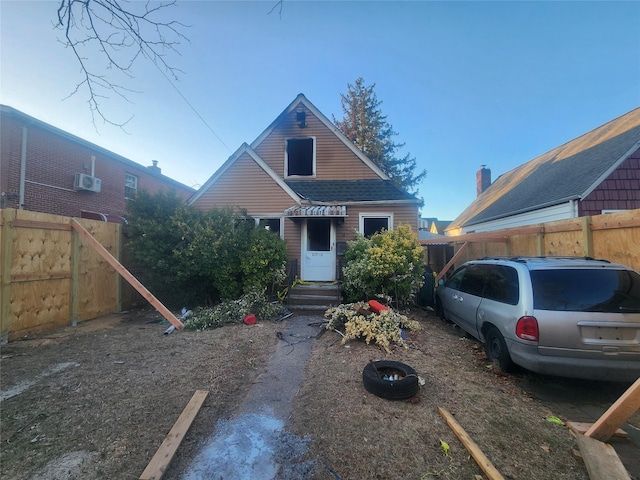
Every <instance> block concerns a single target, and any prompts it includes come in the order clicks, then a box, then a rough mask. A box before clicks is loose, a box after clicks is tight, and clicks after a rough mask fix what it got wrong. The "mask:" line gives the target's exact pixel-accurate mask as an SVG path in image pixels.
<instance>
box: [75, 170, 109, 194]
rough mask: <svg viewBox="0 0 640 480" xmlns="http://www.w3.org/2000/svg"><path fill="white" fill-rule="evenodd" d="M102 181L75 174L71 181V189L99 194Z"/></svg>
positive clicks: (84, 174)
mask: <svg viewBox="0 0 640 480" xmlns="http://www.w3.org/2000/svg"><path fill="white" fill-rule="evenodd" d="M101 185H102V180H100V179H99V178H96V177H92V176H91V175H87V174H86V173H76V176H75V178H74V180H73V188H75V189H76V190H88V191H90V192H99V191H100V187H101Z"/></svg>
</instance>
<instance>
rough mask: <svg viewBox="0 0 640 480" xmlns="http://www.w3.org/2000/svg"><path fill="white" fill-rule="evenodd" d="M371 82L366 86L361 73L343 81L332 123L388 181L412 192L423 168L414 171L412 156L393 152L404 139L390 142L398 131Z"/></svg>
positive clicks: (402, 145)
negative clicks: (352, 80)
mask: <svg viewBox="0 0 640 480" xmlns="http://www.w3.org/2000/svg"><path fill="white" fill-rule="evenodd" d="M375 86H376V84H375V83H374V84H373V85H370V86H366V85H365V83H364V79H363V78H362V77H360V78H358V79H356V81H355V83H354V84H353V85H351V84H350V83H349V84H347V93H346V94H343V93H341V94H340V103H341V104H342V111H343V115H344V116H343V119H342V120H336V118H335V116H334V117H333V123H335V124H336V126H337V127H338V129H339V130H340V131H341V132H342V133H343V134H344V135H345V136H346V137H347V138H348V139H349V140H351V141H352V142H353V143H354V145H355V146H356V147H358V148H359V149H360V150H361V151H362V153H364V154H365V155H366V156H367V157H368V158H369V159H371V160H372V161H373V162H374V163H375V164H376V165H378V167H380V169H381V170H382V171H383V172H384V173H386V174H387V175H388V176H389V178H390V179H391V180H392V181H394V182H395V183H396V184H398V185H399V186H400V187H402V188H404V189H405V190H407V191H409V192H411V193H415V191H416V190H417V185H418V184H419V183H420V181H421V180H422V179H423V178H424V177H425V176H426V174H427V172H426V171H425V170H422V171H421V172H419V173H416V167H417V164H416V159H415V158H413V157H411V156H410V155H409V154H408V153H407V154H406V155H405V156H403V157H398V156H397V153H398V150H400V149H401V148H402V147H404V143H396V142H394V140H393V137H395V136H396V135H398V133H397V132H395V131H394V130H393V126H392V125H390V124H389V122H387V116H386V115H383V114H382V111H381V110H380V108H379V107H380V105H381V104H382V102H381V101H379V100H378V97H377V96H376V93H375V91H374V87H375Z"/></svg>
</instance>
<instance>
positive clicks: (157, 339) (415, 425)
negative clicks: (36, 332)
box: [0, 311, 640, 480]
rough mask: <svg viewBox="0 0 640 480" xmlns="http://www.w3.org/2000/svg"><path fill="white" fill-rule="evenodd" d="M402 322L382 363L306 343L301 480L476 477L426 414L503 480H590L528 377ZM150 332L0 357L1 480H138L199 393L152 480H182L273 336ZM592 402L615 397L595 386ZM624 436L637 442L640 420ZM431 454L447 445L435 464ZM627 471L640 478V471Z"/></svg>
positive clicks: (427, 323)
mask: <svg viewBox="0 0 640 480" xmlns="http://www.w3.org/2000/svg"><path fill="white" fill-rule="evenodd" d="M414 317H415V318H416V319H418V320H419V321H420V322H421V323H422V326H423V328H422V330H421V331H418V332H415V333H411V334H410V335H409V338H408V339H407V343H408V347H409V348H407V349H404V348H402V347H396V348H394V350H393V351H392V353H391V354H385V353H384V351H383V350H382V349H380V348H378V347H376V346H374V345H366V344H365V343H364V342H359V341H355V342H350V343H349V344H348V345H347V346H345V345H341V343H340V339H341V337H340V336H339V335H338V334H337V333H335V332H329V331H327V332H326V333H324V335H322V336H321V337H320V338H319V339H313V340H311V341H312V342H313V354H312V357H311V360H310V361H309V363H308V364H307V365H306V366H301V368H305V369H306V370H305V371H306V374H305V378H304V380H303V382H302V387H301V388H300V391H299V392H298V395H297V396H296V398H295V400H294V405H293V407H294V408H293V413H292V415H291V417H290V419H289V422H288V426H287V429H288V430H289V431H290V432H291V433H292V434H293V435H296V436H298V437H299V438H303V437H304V438H308V440H309V441H308V448H307V452H306V455H305V459H306V460H310V461H312V462H314V464H315V469H314V473H313V474H312V477H313V478H314V479H318V480H323V479H335V478H342V479H344V480H347V479H358V480H362V479H377V478H379V479H419V480H423V479H432V478H433V479H473V478H475V477H474V476H475V475H479V474H481V471H480V469H479V467H478V466H477V465H476V464H475V462H474V461H473V459H472V458H470V456H469V454H468V452H467V451H466V449H465V448H464V447H463V446H462V444H461V443H460V442H459V441H458V440H457V438H456V437H455V435H454V434H453V432H452V431H451V429H450V428H449V427H448V426H447V425H446V424H445V423H444V421H443V420H442V418H441V417H440V415H439V414H438V412H437V407H438V406H440V407H444V408H446V409H447V410H448V411H450V412H451V413H452V414H454V415H455V417H456V419H457V420H458V422H459V423H460V424H461V425H462V427H463V428H464V429H465V430H466V431H467V433H468V434H469V435H470V436H471V438H472V439H473V440H474V441H475V442H476V443H477V444H478V446H479V447H480V448H481V449H482V451H483V452H484V453H485V455H487V457H489V459H490V460H491V461H492V462H493V464H494V465H495V467H496V468H497V469H498V470H499V471H500V472H501V473H502V475H503V476H504V477H505V478H507V479H509V478H511V479H536V480H539V479H542V480H544V479H549V480H551V479H553V480H557V479H567V480H569V479H587V478H588V475H587V473H586V469H585V468H584V465H583V464H582V463H581V462H580V461H579V460H577V459H576V458H575V457H574V456H573V455H572V448H575V441H574V439H573V437H572V436H571V434H570V433H569V432H568V430H567V428H566V427H563V426H561V425H557V424H554V423H550V422H548V421H547V420H546V419H547V417H549V416H550V415H559V416H562V415H561V413H558V412H555V411H552V410H551V409H550V408H549V407H547V406H545V404H543V403H542V402H541V401H539V400H537V399H536V398H534V397H533V396H532V395H531V394H530V393H527V390H526V389H523V387H522V385H524V384H527V383H529V384H530V383H531V382H534V383H535V382H537V381H539V380H538V379H540V378H541V377H536V376H535V375H532V374H526V373H522V374H518V375H515V376H503V375H499V374H497V373H496V372H495V371H494V370H493V368H492V366H491V365H490V364H489V363H488V362H487V361H486V357H485V355H484V353H483V352H482V349H481V347H480V346H479V345H478V344H477V343H476V342H475V341H473V340H470V339H468V338H466V337H465V336H463V335H462V333H461V331H460V330H459V329H457V328H455V327H454V326H452V325H451V324H447V323H443V322H441V321H440V320H439V319H437V318H436V317H435V315H433V314H429V313H425V312H422V311H418V312H416V313H415V315H414ZM158 318H159V316H158V315H157V314H155V313H154V312H151V311H137V312H130V313H128V314H124V315H121V316H113V317H108V318H105V319H99V320H94V321H90V322H86V323H84V324H81V325H80V326H79V327H75V328H71V327H69V328H67V329H64V330H61V331H58V332H54V333H50V334H48V335H43V336H38V337H33V338H29V339H25V340H21V341H16V342H12V343H10V344H8V345H3V346H2V351H1V360H0V415H1V417H0V441H1V442H2V447H1V458H0V476H2V477H3V478H11V479H16V480H35V479H76V478H77V479H80V478H82V479H86V478H100V479H136V478H138V477H139V475H140V473H142V471H143V470H144V468H145V467H146V465H147V463H148V462H149V460H150V459H151V457H152V456H153V454H154V453H155V451H156V450H157V448H158V447H159V445H160V444H161V442H162V441H163V439H164V437H165V435H166V434H167V433H168V431H169V430H170V429H171V427H172V426H173V424H174V422H175V421H176V419H177V418H178V416H179V415H180V413H181V412H182V410H183V409H184V407H185V406H186V404H187V402H188V401H189V399H190V398H191V396H192V395H193V393H194V392H195V390H202V389H203V390H209V392H210V393H209V396H208V398H207V399H206V401H205V403H204V405H203V407H202V409H201V410H200V412H199V414H198V416H197V417H196V420H195V422H194V423H193V425H192V427H191V429H190V430H189V432H188V433H187V435H186V437H185V439H184V441H183V443H182V445H181V446H180V448H179V450H178V453H177V455H176V457H175V458H174V460H173V462H172V464H171V467H170V469H169V471H168V472H167V474H166V475H165V477H164V478H168V479H174V478H181V476H182V475H183V473H184V472H185V471H186V469H187V468H188V466H189V465H190V463H191V462H192V460H193V458H194V457H195V456H196V455H197V454H198V452H199V451H200V449H201V447H202V445H204V444H205V443H206V441H207V439H209V438H210V437H211V436H212V434H213V432H214V430H215V426H216V423H217V422H218V421H219V420H224V419H226V418H230V417H231V416H232V415H234V414H236V413H238V410H239V408H240V406H241V404H242V403H243V400H244V398H245V396H246V395H247V392H249V390H250V387H251V386H252V384H253V382H255V381H256V380H257V379H258V377H259V375H260V374H261V373H262V372H263V371H264V368H265V365H266V364H267V361H268V359H269V357H270V355H271V354H272V353H273V352H274V351H275V349H276V346H277V344H278V342H280V341H281V340H279V339H278V337H277V336H276V332H278V331H281V330H283V324H282V323H275V322H273V323H272V322H263V323H260V324H259V325H257V326H246V325H242V324H241V325H229V326H226V327H223V328H220V329H217V330H210V331H205V332H189V331H180V332H174V333H173V334H171V335H163V332H164V330H165V329H166V328H167V325H162V324H159V323H157V321H158ZM370 359H376V360H378V359H393V360H398V361H401V362H404V363H407V364H409V365H411V366H412V367H413V368H415V370H416V371H417V372H418V374H419V375H420V376H421V377H422V378H423V379H424V380H425V385H424V386H423V387H421V393H420V401H419V402H417V403H415V402H408V401H400V402H391V401H388V400H384V399H381V398H378V397H376V396H374V395H372V394H370V393H368V392H366V390H364V388H363V386H362V369H363V368H364V366H365V365H366V364H367V363H368V362H369V360H370ZM591 388H598V389H605V390H606V389H609V390H611V389H616V388H617V389H618V390H620V387H619V386H614V384H607V383H598V384H593V385H592V387H591ZM622 391H624V389H622ZM565 419H566V418H565ZM578 420H581V419H578ZM629 423H630V424H631V425H632V426H635V427H634V428H639V429H640V415H638V414H636V415H635V416H633V417H632V418H631V419H630V421H629ZM441 442H446V443H447V444H448V445H449V446H450V451H449V452H448V455H446V454H445V452H444V451H443V449H442V444H441ZM639 457H640V455H639ZM330 469H331V470H330ZM332 471H333V472H332ZM630 473H631V474H632V478H634V479H635V480H640V476H639V472H637V471H630Z"/></svg>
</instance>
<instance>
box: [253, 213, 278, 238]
mask: <svg viewBox="0 0 640 480" xmlns="http://www.w3.org/2000/svg"><path fill="white" fill-rule="evenodd" d="M282 220H283V219H282V218H281V217H275V218H272V217H269V218H256V222H257V223H258V225H259V226H260V227H262V228H264V229H265V230H269V231H270V232H273V233H275V234H276V235H278V236H279V237H280V238H284V231H283V228H282Z"/></svg>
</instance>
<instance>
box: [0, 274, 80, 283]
mask: <svg viewBox="0 0 640 480" xmlns="http://www.w3.org/2000/svg"><path fill="white" fill-rule="evenodd" d="M61 278H71V272H60V273H25V274H21V275H11V281H12V282H16V283H17V282H38V281H41V280H59V279H61Z"/></svg>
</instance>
